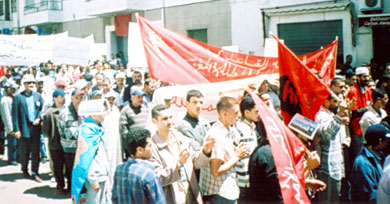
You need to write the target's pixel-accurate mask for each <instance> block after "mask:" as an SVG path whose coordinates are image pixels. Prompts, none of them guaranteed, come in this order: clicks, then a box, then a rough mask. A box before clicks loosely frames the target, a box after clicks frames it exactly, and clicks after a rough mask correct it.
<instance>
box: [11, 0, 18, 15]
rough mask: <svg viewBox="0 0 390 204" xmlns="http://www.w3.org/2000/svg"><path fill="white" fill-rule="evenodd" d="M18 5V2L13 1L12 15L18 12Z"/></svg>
mask: <svg viewBox="0 0 390 204" xmlns="http://www.w3.org/2000/svg"><path fill="white" fill-rule="evenodd" d="M16 4H17V2H16V0H11V7H12V13H17V12H18V7H17V5H16Z"/></svg>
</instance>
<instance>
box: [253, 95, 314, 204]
mask: <svg viewBox="0 0 390 204" xmlns="http://www.w3.org/2000/svg"><path fill="white" fill-rule="evenodd" d="M247 91H248V93H249V94H250V95H251V96H252V98H253V100H254V101H255V103H256V108H257V109H258V110H259V112H260V113H261V114H260V117H261V120H262V121H263V123H264V127H266V128H265V129H266V132H267V138H268V141H269V143H270V145H271V150H272V156H273V157H274V161H275V166H276V171H277V172H278V178H279V184H280V190H281V192H282V196H283V201H284V203H285V204H305V203H310V201H309V198H308V197H307V195H306V191H305V189H306V188H305V175H304V173H305V169H304V162H305V146H304V145H303V144H302V142H301V141H300V140H299V139H298V138H297V137H296V136H295V135H294V133H293V132H292V131H291V130H290V129H288V128H287V127H286V126H285V125H284V124H283V122H282V121H281V120H280V119H279V116H277V115H276V113H275V112H274V111H271V110H270V109H269V108H268V107H267V105H265V104H264V102H263V101H261V100H260V98H259V97H258V96H257V95H256V94H254V93H253V91H252V90H251V89H247Z"/></svg>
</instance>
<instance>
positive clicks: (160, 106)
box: [152, 104, 168, 120]
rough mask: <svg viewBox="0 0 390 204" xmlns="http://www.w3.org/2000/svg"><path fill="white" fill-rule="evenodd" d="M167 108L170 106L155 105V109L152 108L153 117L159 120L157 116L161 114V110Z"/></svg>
mask: <svg viewBox="0 0 390 204" xmlns="http://www.w3.org/2000/svg"><path fill="white" fill-rule="evenodd" d="M165 109H168V106H166V105H162V104H159V105H156V106H154V107H153V109H152V118H154V119H156V120H157V118H158V116H159V114H160V113H159V112H160V111H163V110H165Z"/></svg>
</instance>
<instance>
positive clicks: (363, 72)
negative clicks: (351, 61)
mask: <svg viewBox="0 0 390 204" xmlns="http://www.w3.org/2000/svg"><path fill="white" fill-rule="evenodd" d="M369 74H370V71H368V68H367V67H358V68H356V75H369Z"/></svg>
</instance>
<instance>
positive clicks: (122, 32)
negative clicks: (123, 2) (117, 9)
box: [114, 14, 131, 37]
mask: <svg viewBox="0 0 390 204" xmlns="http://www.w3.org/2000/svg"><path fill="white" fill-rule="evenodd" d="M114 21H115V22H114V24H115V34H116V36H121V37H125V36H128V35H129V22H130V21H131V14H124V15H120V16H115V20H114Z"/></svg>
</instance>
